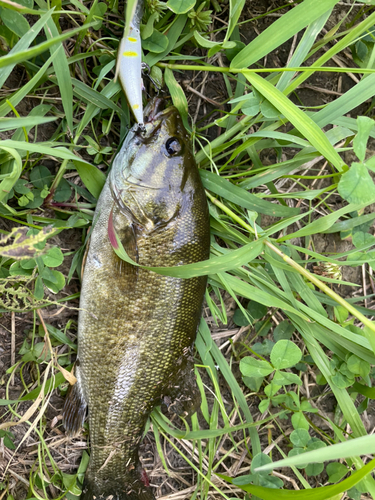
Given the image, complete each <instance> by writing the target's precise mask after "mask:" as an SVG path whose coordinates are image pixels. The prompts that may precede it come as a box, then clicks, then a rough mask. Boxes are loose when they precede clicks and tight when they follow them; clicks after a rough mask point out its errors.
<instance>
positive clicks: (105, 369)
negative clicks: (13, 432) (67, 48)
mask: <svg viewBox="0 0 375 500" xmlns="http://www.w3.org/2000/svg"><path fill="white" fill-rule="evenodd" d="M139 134H140V132H139V131H138V132H137V131H136V129H134V130H133V131H131V132H130V133H129V135H128V138H127V139H126V141H125V144H124V145H123V147H122V148H121V151H120V153H119V155H118V157H117V158H116V160H115V161H114V165H113V167H112V171H111V173H110V175H109V177H108V179H107V182H106V184H105V186H104V188H103V191H102V193H101V195H100V198H99V200H98V204H97V208H96V212H95V216H94V227H93V230H92V234H91V241H90V248H89V252H88V256H87V261H86V266H85V270H84V276H83V282H82V291H81V301H80V314H79V327H78V360H79V362H78V366H77V369H76V376H77V380H78V382H77V384H76V386H74V387H73V389H72V390H71V391H70V394H69V396H68V398H67V401H66V404H65V407H64V422H65V426H66V427H67V430H68V432H70V434H74V433H76V432H77V431H78V430H79V428H80V426H81V425H82V421H83V416H84V411H83V410H82V409H83V408H84V407H85V406H86V405H87V406H88V408H89V427H90V444H91V456H90V464H89V468H88V471H87V473H86V478H85V484H84V494H83V499H85V500H93V499H94V498H97V499H100V498H103V499H104V498H111V495H113V497H112V498H113V500H125V499H126V500H136V499H141V500H151V499H152V498H153V495H152V492H151V489H150V488H148V487H147V486H146V485H145V484H144V481H143V480H142V477H141V467H140V464H139V460H138V446H139V441H140V439H141V436H142V432H143V429H144V426H145V423H146V420H147V418H148V415H149V413H150V411H151V410H152V408H153V407H154V406H155V405H156V404H159V403H160V398H161V396H162V394H164V393H165V391H166V390H167V387H168V386H169V385H170V384H171V382H173V380H174V378H176V377H177V378H178V373H179V366H180V365H183V360H184V359H185V358H186V355H187V353H188V352H189V349H190V347H191V346H192V344H193V342H194V339H195V335H196V331H197V326H198V323H199V319H200V315H201V311H202V302H203V297H204V292H205V286H206V278H205V277H195V278H190V279H181V278H173V277H168V276H163V275H160V274H156V273H154V272H152V271H149V270H147V269H143V268H140V267H138V268H136V267H135V266H132V265H131V264H128V263H127V262H125V261H120V260H119V258H118V257H117V255H116V254H115V252H114V250H113V248H112V245H111V242H110V238H109V236H108V231H109V220H110V218H111V217H112V219H113V227H114V229H115V230H116V232H117V235H118V236H119V238H120V240H121V241H122V243H123V245H124V247H125V249H126V250H127V252H128V254H129V255H130V256H131V257H132V258H133V259H135V260H136V259H138V262H139V264H141V265H144V266H152V267H159V266H160V267H170V266H175V265H180V264H189V263H193V262H199V261H201V260H205V259H207V258H208V256H209V245H210V240H209V216H208V208H207V201H206V198H205V194H204V190H203V186H202V184H201V180H200V176H199V173H198V169H197V166H196V164H195V161H194V158H193V156H192V154H191V152H190V149H189V143H188V137H187V134H186V131H185V130H184V128H183V126H182V123H181V119H180V117H179V115H178V113H177V111H176V110H175V109H174V108H169V110H166V111H165V112H163V113H162V114H161V115H160V117H159V118H158V119H154V120H153V121H151V122H150V123H146V131H145V132H144V135H139ZM142 134H143V132H142ZM170 140H174V141H178V144H179V146H180V147H181V153H180V154H174V152H173V151H172V153H173V154H172V155H171V156H170V157H169V156H168V141H170ZM176 144H177V143H176ZM176 144H175V146H176ZM176 147H177V146H176ZM129 158H130V159H131V161H130V162H129V161H128V160H129ZM150 162H151V164H150ZM129 163H130V164H129ZM129 183H130V184H129ZM135 183H138V184H135ZM114 193H115V196H114Z"/></svg>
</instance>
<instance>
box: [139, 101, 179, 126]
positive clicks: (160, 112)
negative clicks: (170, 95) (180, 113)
mask: <svg viewBox="0 0 375 500" xmlns="http://www.w3.org/2000/svg"><path fill="white" fill-rule="evenodd" d="M164 108H165V98H163V97H155V98H154V99H152V101H150V102H149V104H148V105H147V106H146V108H145V110H144V123H145V124H147V123H154V122H156V121H157V120H160V119H162V118H165V117H166V116H168V115H169V114H171V113H172V112H173V111H174V110H175V109H176V108H175V107H174V106H169V107H168V108H165V109H164Z"/></svg>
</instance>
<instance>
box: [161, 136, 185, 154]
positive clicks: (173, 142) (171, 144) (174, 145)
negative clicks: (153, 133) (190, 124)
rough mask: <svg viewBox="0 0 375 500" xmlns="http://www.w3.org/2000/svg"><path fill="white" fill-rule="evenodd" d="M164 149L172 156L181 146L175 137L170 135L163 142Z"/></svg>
mask: <svg viewBox="0 0 375 500" xmlns="http://www.w3.org/2000/svg"><path fill="white" fill-rule="evenodd" d="M165 149H166V151H167V154H168V155H169V156H174V155H175V154H177V153H179V152H180V151H181V149H182V146H181V144H180V141H179V140H178V139H177V137H170V138H169V139H168V140H167V142H166V143H165Z"/></svg>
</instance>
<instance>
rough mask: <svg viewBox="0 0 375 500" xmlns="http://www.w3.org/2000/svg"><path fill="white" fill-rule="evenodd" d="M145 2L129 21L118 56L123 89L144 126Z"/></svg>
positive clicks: (118, 72) (136, 116)
mask: <svg viewBox="0 0 375 500" xmlns="http://www.w3.org/2000/svg"><path fill="white" fill-rule="evenodd" d="M143 2H144V0H138V2H137V6H136V9H135V12H134V15H133V17H132V18H131V19H130V21H129V30H128V33H126V31H125V34H126V36H124V37H123V38H122V39H121V42H120V45H119V50H118V54H117V68H116V75H117V74H118V76H119V79H120V82H121V85H122V88H123V89H124V92H125V95H126V97H127V99H128V103H129V106H130V108H131V110H132V112H133V114H134V117H135V119H136V121H137V123H138V124H139V125H140V126H143V105H142V88H143V83H142V67H143V66H142V48H141V33H140V25H141V19H142V15H143Z"/></svg>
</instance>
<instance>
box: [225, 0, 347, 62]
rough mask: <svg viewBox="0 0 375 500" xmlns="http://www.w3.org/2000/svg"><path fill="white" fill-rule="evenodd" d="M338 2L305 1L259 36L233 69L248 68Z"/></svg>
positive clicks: (322, 0) (239, 55)
mask: <svg viewBox="0 0 375 500" xmlns="http://www.w3.org/2000/svg"><path fill="white" fill-rule="evenodd" d="M337 3H338V0H305V1H304V2H302V3H301V4H299V5H297V7H294V8H293V9H291V10H290V11H289V12H287V13H286V14H284V15H283V16H282V17H281V18H280V19H278V20H277V21H275V22H274V23H272V24H271V26H269V27H268V28H267V29H266V30H264V31H263V32H262V33H261V34H260V35H258V36H257V37H256V38H255V40H253V41H252V42H251V43H249V45H248V46H247V47H245V48H244V49H242V50H241V52H240V53H239V54H237V55H236V57H235V58H234V59H233V61H232V63H231V68H247V67H249V66H251V65H252V64H254V63H256V62H257V61H259V59H261V58H262V57H264V56H265V55H267V54H269V53H270V52H271V51H272V50H274V49H276V48H277V47H279V46H280V45H282V44H283V43H284V42H286V41H287V40H289V38H292V37H293V36H294V35H295V34H296V33H298V32H299V31H301V30H302V29H303V28H305V27H306V26H307V25H308V24H310V23H312V22H314V21H315V20H316V19H318V17H320V16H322V15H323V14H324V13H325V12H327V11H328V10H330V9H332V7H334V6H335V5H336V4H337Z"/></svg>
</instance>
